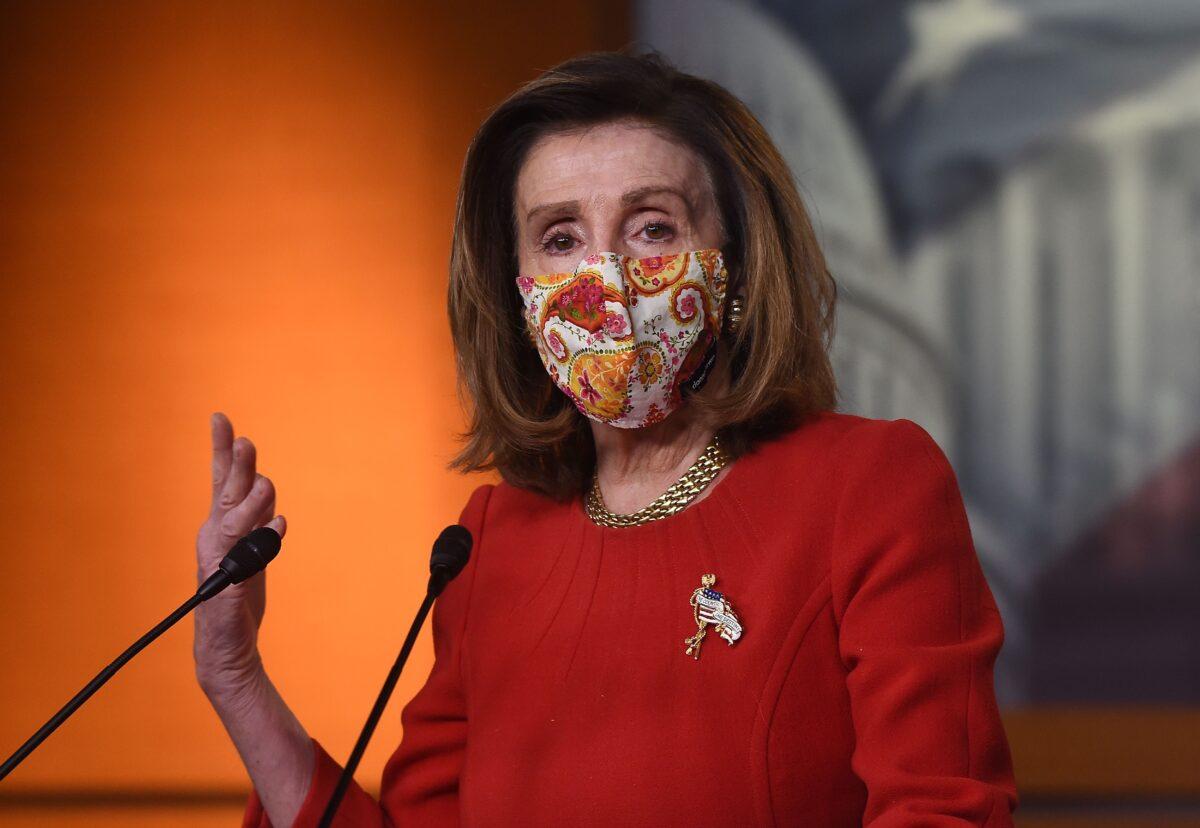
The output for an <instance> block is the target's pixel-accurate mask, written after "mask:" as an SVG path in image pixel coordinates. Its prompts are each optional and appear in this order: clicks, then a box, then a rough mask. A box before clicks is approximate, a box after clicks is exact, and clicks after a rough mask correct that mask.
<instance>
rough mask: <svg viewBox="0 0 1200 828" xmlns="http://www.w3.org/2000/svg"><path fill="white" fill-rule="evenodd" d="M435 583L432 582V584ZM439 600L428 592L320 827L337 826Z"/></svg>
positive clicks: (368, 717)
mask: <svg viewBox="0 0 1200 828" xmlns="http://www.w3.org/2000/svg"><path fill="white" fill-rule="evenodd" d="M432 580H433V579H432V578H431V579H430V581H431V583H432ZM439 591H440V590H439ZM435 598H437V595H436V594H435V593H434V592H433V591H432V590H426V592H425V600H423V601H422V602H421V606H420V608H419V609H418V610H417V614H416V617H415V618H413V622H412V626H411V627H409V628H408V637H407V638H405V639H404V646H403V647H401V648H400V654H399V655H398V656H396V662H395V663H394V664H393V665H392V669H391V670H390V671H388V674H387V678H386V679H385V680H384V682H383V687H382V688H381V689H380V691H379V696H378V698H376V699H375V706H374V707H372V708H371V713H370V715H369V716H367V721H366V723H365V724H363V729H362V732H361V733H360V734H358V741H357V742H355V743H354V750H352V751H351V752H350V758H349V759H348V760H347V761H346V766H345V767H344V768H343V769H342V775H341V776H340V777H338V783H337V787H336V788H334V789H333V794H332V795H331V796H330V797H329V804H327V805H326V806H325V813H323V814H322V815H321V821H320V823H318V825H319V828H329V826H330V825H332V824H333V818H334V816H335V815H336V814H337V810H338V806H339V805H341V804H342V797H344V796H345V795H346V789H347V788H348V787H350V781H351V780H352V779H353V778H354V772H355V771H356V770H358V763H359V762H361V761H362V757H363V754H364V753H365V752H366V750H367V743H368V742H370V741H371V736H372V735H373V734H374V733H375V726H376V725H378V724H379V720H380V718H382V717H383V711H384V708H386V707H387V703H388V700H389V699H390V698H391V697H392V691H393V690H395V689H396V682H397V681H398V680H399V679H400V671H401V670H403V669H404V663H405V662H406V661H408V654H409V653H410V652H412V648H413V644H415V643H416V641H417V634H418V633H419V632H420V631H421V627H422V625H424V623H425V616H427V615H428V614H429V608H430V607H432V606H433V601H434V599H435Z"/></svg>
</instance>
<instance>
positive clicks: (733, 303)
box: [725, 296, 743, 334]
mask: <svg viewBox="0 0 1200 828" xmlns="http://www.w3.org/2000/svg"><path fill="white" fill-rule="evenodd" d="M742 310H743V306H742V298H741V297H740V296H735V297H733V298H732V299H730V300H729V308H728V309H727V310H726V311H725V330H727V331H729V333H731V334H733V333H737V329H738V326H739V325H741V324H742Z"/></svg>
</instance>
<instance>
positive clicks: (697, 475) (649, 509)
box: [584, 434, 729, 526]
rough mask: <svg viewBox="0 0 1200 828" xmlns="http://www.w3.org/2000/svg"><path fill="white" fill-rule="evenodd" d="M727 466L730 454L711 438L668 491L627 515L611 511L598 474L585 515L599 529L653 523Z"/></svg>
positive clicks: (678, 507) (679, 508)
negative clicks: (602, 491) (601, 491)
mask: <svg viewBox="0 0 1200 828" xmlns="http://www.w3.org/2000/svg"><path fill="white" fill-rule="evenodd" d="M728 463H729V455H727V454H726V453H725V450H724V449H723V448H722V447H721V442H720V440H718V439H717V435H715V434H714V435H713V438H712V440H710V441H709V443H708V445H707V446H706V447H705V449H704V452H703V453H702V454H701V455H700V456H699V457H697V458H696V461H695V462H694V463H692V465H691V467H690V468H689V469H688V470H687V471H686V472H684V474H683V477H681V478H679V479H678V480H676V481H675V482H674V483H673V484H671V488H669V489H667V490H666V491H665V492H663V493H662V494H660V495H659V496H658V497H656V498H654V500H653V501H652V502H650V503H649V504H647V505H646V506H643V507H642V508H640V509H638V510H637V511H636V512H632V513H630V514H628V515H622V514H618V513H616V512H610V511H609V510H608V507H607V506H605V505H604V498H603V497H601V495H600V475H599V471H598V470H597V472H595V473H593V474H592V488H591V490H590V491H589V492H588V495H587V498H586V499H585V500H584V506H585V508H586V509H587V515H588V517H589V518H591V519H592V522H593V523H596V524H598V525H600V526H638V525H641V524H643V523H649V522H650V521H652V520H660V519H661V518H665V517H667V516H668V515H673V514H675V513H676V512H679V511H682V510H683V508H684V507H685V506H687V505H688V504H689V503H691V502H692V501H693V500H694V499H695V497H696V495H698V494H700V492H702V491H704V487H705V486H707V485H708V484H709V483H711V482H712V481H713V478H715V477H716V476H717V473H718V472H720V471H721V469H722V468H724V467H725V466H726V465H727V464H728Z"/></svg>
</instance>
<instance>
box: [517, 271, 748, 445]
mask: <svg viewBox="0 0 1200 828" xmlns="http://www.w3.org/2000/svg"><path fill="white" fill-rule="evenodd" d="M516 281H517V288H518V290H519V291H520V294H521V300H522V303H523V305H524V314H525V321H526V324H527V326H528V330H529V334H530V337H531V339H532V340H533V343H534V345H535V346H536V347H537V351H538V355H539V356H540V357H541V360H542V364H543V365H544V366H545V367H546V370H547V371H548V372H549V374H550V377H551V379H553V380H554V383H555V384H556V385H557V386H558V387H559V388H560V389H561V390H562V391H563V393H564V394H566V395H567V396H568V397H569V398H570V399H571V401H572V402H573V403H574V404H575V407H576V408H578V409H579V411H581V412H582V413H583V414H585V415H586V416H588V417H590V418H592V419H593V420H596V421H598V422H602V423H608V424H609V425H614V426H617V427H619V428H639V427H642V426H647V425H651V424H653V423H656V422H659V421H660V420H662V419H664V418H665V417H666V416H667V415H668V414H670V413H671V412H672V411H674V410H675V409H676V408H678V407H679V405H680V403H681V402H682V395H681V393H680V387H679V386H680V383H681V382H682V381H683V380H685V379H687V378H688V377H689V376H690V375H691V374H692V373H693V372H694V371H695V370H696V368H698V367H699V365H700V363H701V362H702V361H703V359H704V356H705V354H706V353H707V351H708V350H709V347H710V346H711V345H712V343H713V342H715V341H716V337H717V335H718V332H719V331H720V324H721V314H722V312H723V310H724V305H725V287H726V283H727V282H728V274H727V272H726V270H725V264H724V260H723V259H722V256H721V251H720V250H718V249H715V248H714V249H706V250H693V251H689V252H685V253H673V254H670V255H666V256H650V257H646V258H640V259H635V258H632V257H630V256H623V255H621V254H619V253H595V254H593V255H591V256H588V257H586V258H585V259H583V260H582V261H581V262H580V263H579V264H578V265H577V266H576V268H575V269H574V270H573V271H567V272H561V273H547V274H541V275H536V276H528V275H521V276H518V277H517V280H516Z"/></svg>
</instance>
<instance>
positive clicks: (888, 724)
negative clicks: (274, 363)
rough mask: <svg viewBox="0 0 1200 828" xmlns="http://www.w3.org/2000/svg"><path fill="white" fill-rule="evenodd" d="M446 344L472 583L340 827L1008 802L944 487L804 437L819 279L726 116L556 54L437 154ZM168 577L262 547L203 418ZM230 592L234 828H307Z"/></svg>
mask: <svg viewBox="0 0 1200 828" xmlns="http://www.w3.org/2000/svg"><path fill="white" fill-rule="evenodd" d="M450 271H451V283H450V302H449V308H450V321H451V326H452V329H453V334H454V341H455V346H456V351H457V355H458V361H459V371H460V379H461V380H462V383H463V386H464V389H465V391H466V394H465V396H466V397H467V398H468V400H469V402H470V409H471V417H472V419H471V425H470V429H469V431H468V440H467V442H466V445H465V448H464V450H463V452H462V453H461V455H460V456H459V457H458V458H456V461H455V465H456V467H457V468H459V469H462V470H474V469H485V468H496V469H499V471H500V472H501V474H502V477H503V481H504V482H502V483H500V484H498V485H491V484H485V485H482V486H479V487H478V488H477V489H476V490H475V491H474V493H473V494H472V496H471V498H470V499H469V501H468V503H467V504H466V507H465V508H464V509H463V511H462V514H461V516H460V522H461V523H463V524H464V525H465V526H466V527H467V528H468V529H469V530H470V531H471V534H472V535H473V537H474V539H475V545H474V550H473V554H472V556H471V560H470V563H469V564H468V565H467V567H466V569H465V570H464V571H463V572H462V574H461V575H460V576H459V577H458V578H457V579H456V580H455V581H454V582H452V583H451V584H450V586H449V587H448V588H447V589H446V591H445V592H444V593H443V595H442V596H441V598H440V599H439V601H438V603H437V604H436V605H435V609H434V619H433V626H434V642H435V654H436V659H435V663H434V666H433V669H432V672H431V673H430V675H429V678H428V680H427V682H426V684H425V685H424V686H423V688H422V689H421V690H420V691H419V692H418V694H417V695H416V696H415V697H414V698H413V699H412V700H411V701H410V702H409V703H408V705H407V706H406V707H405V708H404V710H403V713H402V720H403V724H404V737H403V740H402V742H401V744H400V746H399V748H398V749H397V750H396V751H395V753H394V754H393V756H392V757H391V760H390V761H389V763H388V765H387V769H386V771H385V774H384V778H383V784H382V791H381V796H380V800H379V801H378V802H376V801H375V800H374V799H372V798H371V797H370V796H368V795H367V794H366V793H364V792H363V791H362V790H361V789H360V788H358V787H356V786H355V787H352V788H351V790H350V791H349V793H348V794H347V796H346V799H345V800H344V802H343V804H342V807H341V810H340V812H339V824H342V825H347V826H349V825H370V826H378V825H386V824H392V823H395V824H403V825H422V826H423V825H441V824H454V823H458V822H463V823H474V824H484V825H549V824H553V825H582V824H599V823H604V824H616V825H625V824H644V825H684V824H688V825H692V824H718V823H720V824H724V825H751V824H753V825H773V824H779V825H784V824H786V825H792V824H799V825H814V826H816V825H820V826H840V825H858V824H871V825H877V826H883V825H889V826H890V825H963V824H971V825H988V826H1004V825H1010V824H1011V812H1012V809H1013V808H1014V807H1015V805H1016V801H1017V797H1016V789H1015V785H1014V781H1013V774H1012V769H1011V761H1010V758H1009V752H1008V745H1007V742H1006V740H1005V735H1004V731H1003V728H1002V725H1001V721H1000V717H999V714H998V711H997V707H996V702H995V697H994V693H993V689H992V666H993V662H994V659H995V657H996V654H997V652H998V650H999V648H1000V645H1001V642H1002V640H1003V629H1002V625H1001V619H1000V616H999V613H998V612H997V609H996V605H995V602H994V601H993V598H992V595H991V593H990V591H989V590H988V586H987V584H986V582H985V581H984V578H983V575H982V573H981V570H980V567H979V563H978V560H977V558H976V555H975V551H974V548H973V545H972V540H971V535H970V530H969V527H968V524H967V519H966V514H965V512H964V509H963V505H962V499H961V496H960V494H959V491H958V488H957V483H956V480H955V477H954V473H953V471H952V470H951V468H950V465H949V464H948V463H947V461H946V458H945V456H944V455H943V453H942V452H941V450H940V449H939V447H938V446H937V444H936V443H935V442H934V441H933V440H932V438H930V436H929V435H928V434H927V433H926V432H925V431H924V430H923V429H922V428H921V427H919V426H917V425H916V424H914V423H913V422H911V421H909V420H894V421H889V420H874V419H869V418H864V417H859V416H853V415H849V414H841V413H836V412H834V411H833V408H834V407H835V404H836V399H835V397H836V390H835V384H834V379H833V374H832V371H831V368H830V363H829V359H828V345H829V337H830V336H831V335H832V327H833V306H834V299H835V296H836V293H835V289H834V283H833V280H832V278H831V277H830V275H829V273H828V272H827V270H826V267H825V264H824V260H823V257H822V255H821V252H820V250H819V249H818V247H817V244H816V241H815V239H814V236H813V232H812V228H811V226H810V224H809V221H808V218H807V216H806V214H805V211H804V208H803V206H802V204H801V201H800V199H799V197H798V195H797V191H796V189H795V186H794V184H793V181H792V178H791V175H790V172H789V170H788V168H787V166H786V164H785V162H784V161H783V159H782V158H781V157H780V155H779V153H778V151H777V150H776V149H775V147H774V146H773V145H772V143H771V141H770V139H769V138H768V137H767V135H766V133H765V132H764V131H763V129H762V127H761V125H760V124H759V123H758V122H757V121H756V120H755V119H754V118H753V116H752V115H751V114H750V113H749V111H748V110H747V109H746V108H745V106H744V105H743V104H742V103H740V102H739V101H738V100H737V99H736V98H734V97H733V96H732V95H730V94H729V93H728V92H726V91H725V90H724V89H722V88H721V87H719V86H717V85H715V84H712V83H710V82H707V81H704V80H701V79H698V78H695V77H692V76H689V75H686V74H682V73H680V72H678V71H677V70H675V69H673V68H672V67H670V66H669V65H667V64H666V63H665V62H663V61H662V60H661V59H659V58H657V57H655V56H633V55H628V54H623V53H598V54H591V55H585V56H582V57H579V58H576V59H572V60H570V61H567V62H566V63H564V64H562V65H560V66H558V67H556V68H554V69H551V70H549V71H548V72H546V73H545V74H543V75H542V76H541V77H540V78H538V79H537V80H535V81H533V82H531V83H530V84H528V85H526V86H525V87H523V88H522V89H520V90H518V91H517V92H516V93H515V94H514V95H513V96H512V97H510V98H509V99H508V100H507V101H505V102H504V103H503V104H501V105H500V106H499V107H498V108H497V109H496V110H495V112H493V113H492V115H491V116H490V117H489V118H488V119H487V120H486V122H485V123H484V124H483V125H482V126H481V128H480V129H479V132H478V133H477V135H476V137H475V139H474V141H473V142H472V144H471V147H470V149H469V151H468V155H467V159H466V164H465V167H464V172H463V180H462V186H461V190H460V196H459V202H458V214H457V218H456V222H455V234H454V245H453V253H452V257H451V263H450ZM213 438H214V468H215V472H216V473H215V481H216V482H215V484H214V490H213V496H214V505H213V511H212V514H211V516H210V518H209V520H208V521H207V523H206V524H205V525H204V527H203V528H202V529H201V532H200V538H199V557H200V564H201V572H202V573H204V572H207V571H209V570H210V569H211V567H212V566H213V565H214V563H215V561H217V560H218V559H219V558H220V556H221V554H222V553H223V551H224V550H225V549H226V548H227V547H228V545H229V543H230V542H231V541H232V539H234V538H236V537H238V536H239V535H241V534H243V533H245V532H247V531H249V530H250V529H252V528H254V527H255V526H258V525H262V524H263V523H267V524H268V525H271V526H274V527H275V528H276V529H277V530H278V531H280V532H281V533H282V532H283V531H284V530H285V528H286V527H285V524H284V521H283V519H282V518H281V517H272V516H273V514H274V494H273V489H272V486H271V483H270V481H269V480H267V479H266V478H264V477H262V476H261V475H256V474H255V458H254V449H253V446H252V444H251V443H250V442H249V441H247V440H245V438H239V439H238V440H236V441H235V440H233V432H232V427H231V426H230V424H229V422H228V420H226V419H225V418H224V417H223V416H221V415H216V416H215V417H214V421H213ZM262 608H263V584H262V581H261V577H260V578H259V579H256V582H248V583H247V584H246V585H244V586H242V587H240V588H235V589H230V590H227V591H226V592H225V593H224V594H222V595H221V596H220V597H219V599H217V600H214V601H212V602H209V604H207V605H205V606H204V607H203V608H202V609H203V612H201V613H199V614H198V615H197V635H196V662H197V674H198V677H199V680H200V683H201V685H202V687H203V688H204V689H205V691H206V692H207V694H208V696H209V698H210V699H211V701H212V703H213V705H214V707H215V708H216V710H217V712H218V714H219V715H220V717H221V719H222V721H223V722H224V723H225V726H226V728H227V729H228V731H229V733H230V735H231V736H232V738H233V741H234V742H235V744H236V745H237V748H238V750H239V751H240V753H241V756H242V758H243V760H244V762H245V764H246V767H247V769H248V770H249V773H250V776H251V779H252V780H253V782H254V786H255V793H254V795H253V796H252V798H251V802H250V804H249V807H248V809H247V813H246V821H245V824H246V825H268V824H275V825H288V824H296V825H313V824H315V823H316V821H317V819H318V818H319V816H320V814H321V812H322V810H323V807H324V804H325V802H326V801H327V799H328V797H329V794H330V792H331V791H332V790H333V787H334V784H335V782H336V779H337V775H338V773H339V771H340V769H339V767H338V766H337V764H336V763H335V762H334V761H333V760H332V759H331V758H330V757H329V756H328V754H327V753H326V752H325V751H324V750H323V749H322V748H321V746H320V745H319V744H318V743H317V742H315V741H313V740H312V739H311V738H310V737H309V735H308V734H307V733H306V732H305V730H304V728H303V727H302V726H301V724H300V723H299V722H298V721H297V720H296V719H295V717H294V716H293V715H292V714H291V712H290V711H289V710H288V708H287V706H286V705H285V704H284V702H283V700H282V699H281V698H280V697H279V695H278V694H277V693H276V691H275V689H274V688H273V686H272V685H271V683H270V681H269V680H268V679H267V677H266V674H265V672H264V670H263V667H262V664H261V661H260V660H259V657H258V653H257V650H256V647H255V633H256V630H257V627H258V624H259V622H260V621H261V619H262Z"/></svg>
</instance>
